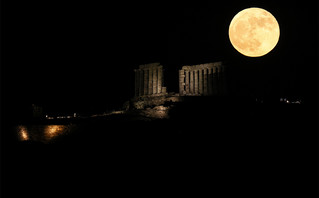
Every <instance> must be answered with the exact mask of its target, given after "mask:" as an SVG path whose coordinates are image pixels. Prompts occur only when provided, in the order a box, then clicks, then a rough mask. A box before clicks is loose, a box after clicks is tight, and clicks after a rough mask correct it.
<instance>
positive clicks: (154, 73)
mask: <svg viewBox="0 0 319 198" xmlns="http://www.w3.org/2000/svg"><path fill="white" fill-rule="evenodd" d="M157 68H158V67H154V68H153V94H157Z"/></svg>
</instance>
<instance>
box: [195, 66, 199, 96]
mask: <svg viewBox="0 0 319 198" xmlns="http://www.w3.org/2000/svg"><path fill="white" fill-rule="evenodd" d="M194 80H195V85H194V93H195V94H198V70H195V71H194Z"/></svg>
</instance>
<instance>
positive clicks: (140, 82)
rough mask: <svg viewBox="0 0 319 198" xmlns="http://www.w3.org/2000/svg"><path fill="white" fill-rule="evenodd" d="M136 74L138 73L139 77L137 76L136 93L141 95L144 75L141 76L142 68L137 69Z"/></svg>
mask: <svg viewBox="0 0 319 198" xmlns="http://www.w3.org/2000/svg"><path fill="white" fill-rule="evenodd" d="M138 74H139V78H138V81H139V82H138V86H139V87H138V90H139V91H138V95H139V96H142V95H143V92H144V87H143V81H144V77H143V70H141V69H139V70H138Z"/></svg>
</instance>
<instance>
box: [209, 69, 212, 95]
mask: <svg viewBox="0 0 319 198" xmlns="http://www.w3.org/2000/svg"><path fill="white" fill-rule="evenodd" d="M208 95H213V74H212V68H208Z"/></svg>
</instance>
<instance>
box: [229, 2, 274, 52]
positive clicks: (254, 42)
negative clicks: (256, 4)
mask: <svg viewBox="0 0 319 198" xmlns="http://www.w3.org/2000/svg"><path fill="white" fill-rule="evenodd" d="M279 34H280V30H279V25H278V22H277V20H276V18H275V17H274V16H273V15H272V14H271V13H269V12H268V11H266V10H264V9H261V8H247V9H244V10H242V11H240V12H238V13H237V14H236V15H235V16H234V18H233V19H232V21H231V23H230V25H229V39H230V42H231V44H232V45H233V47H234V48H235V49H236V50H237V51H238V52H240V53H242V54H243V55H245V56H249V57H260V56H263V55H265V54H267V53H269V52H270V51H271V50H272V49H273V48H274V47H275V46H276V45H277V43H278V41H279Z"/></svg>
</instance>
